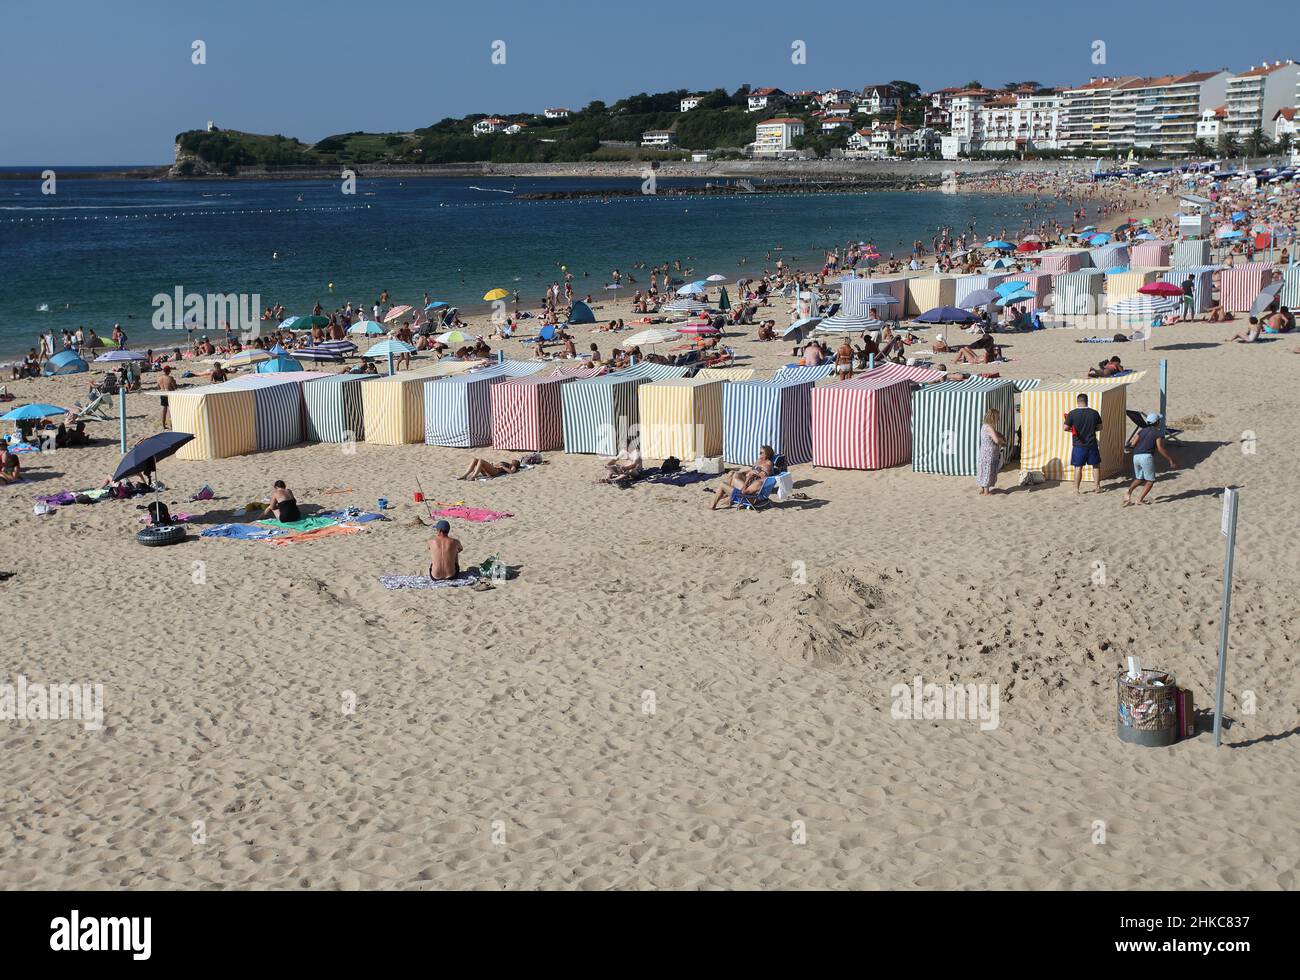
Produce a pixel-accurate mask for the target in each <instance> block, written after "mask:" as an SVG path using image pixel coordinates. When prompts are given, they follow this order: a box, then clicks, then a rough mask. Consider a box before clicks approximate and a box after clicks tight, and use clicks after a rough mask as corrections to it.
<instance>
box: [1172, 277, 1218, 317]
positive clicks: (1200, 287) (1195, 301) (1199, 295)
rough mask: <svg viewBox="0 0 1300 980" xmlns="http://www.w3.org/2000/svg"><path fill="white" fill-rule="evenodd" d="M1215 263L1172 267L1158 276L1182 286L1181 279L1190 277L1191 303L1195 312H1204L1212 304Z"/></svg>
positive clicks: (1211, 306)
mask: <svg viewBox="0 0 1300 980" xmlns="http://www.w3.org/2000/svg"><path fill="white" fill-rule="evenodd" d="M1218 268H1219V267H1218V266H1217V265H1198V266H1192V267H1189V268H1174V269H1170V270H1169V271H1168V272H1165V273H1163V274H1162V275H1161V276H1160V278H1161V279H1163V280H1164V281H1165V282H1171V283H1173V284H1174V285H1175V286H1182V284H1183V280H1185V279H1186V278H1187V277H1188V276H1191V277H1192V305H1193V307H1194V308H1195V311H1196V312H1197V313H1204V312H1206V311H1207V310H1210V309H1212V308H1213V306H1214V273H1215V272H1216V271H1217V270H1218Z"/></svg>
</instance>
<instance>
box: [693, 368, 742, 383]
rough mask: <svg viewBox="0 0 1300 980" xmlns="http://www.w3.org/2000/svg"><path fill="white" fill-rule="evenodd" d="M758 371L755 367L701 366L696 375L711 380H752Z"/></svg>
mask: <svg viewBox="0 0 1300 980" xmlns="http://www.w3.org/2000/svg"><path fill="white" fill-rule="evenodd" d="M755 373H756V372H755V371H754V369H753V368H742V367H730V368H707V367H706V368H700V369H699V370H698V371H696V372H695V377H697V378H706V379H708V380H709V381H752V380H753V378H754V374H755Z"/></svg>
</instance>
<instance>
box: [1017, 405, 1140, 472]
mask: <svg viewBox="0 0 1300 980" xmlns="http://www.w3.org/2000/svg"><path fill="white" fill-rule="evenodd" d="M1081 394H1083V395H1087V396H1088V407H1089V408H1094V409H1096V410H1097V411H1098V412H1099V413H1100V414H1101V431H1100V432H1099V433H1098V434H1097V444H1098V447H1099V448H1100V450H1101V475H1102V477H1103V478H1105V477H1108V476H1115V475H1117V474H1121V473H1123V472H1124V437H1125V433H1126V427H1127V425H1128V418H1127V417H1126V416H1125V415H1124V410H1125V408H1126V407H1127V397H1128V385H1126V384H1114V385H1094V384H1089V383H1087V382H1076V383H1074V384H1070V385H1066V386H1063V387H1056V388H1034V389H1031V390H1029V391H1026V392H1024V393H1022V394H1021V396H1020V440H1021V442H1020V469H1021V471H1022V472H1026V471H1038V472H1041V473H1042V474H1043V476H1044V477H1046V478H1047V479H1048V480H1063V481H1067V482H1069V481H1073V480H1074V467H1073V466H1071V465H1070V455H1071V449H1072V447H1073V437H1072V436H1071V435H1070V433H1069V431H1067V430H1066V428H1065V425H1064V419H1065V416H1066V414H1067V413H1069V412H1071V411H1073V410H1074V409H1075V408H1076V407H1078V406H1077V405H1076V400H1077V398H1078V396H1079V395H1081ZM1083 479H1084V480H1085V481H1091V480H1095V479H1096V467H1093V466H1085V467H1083Z"/></svg>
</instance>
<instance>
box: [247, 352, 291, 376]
mask: <svg viewBox="0 0 1300 980" xmlns="http://www.w3.org/2000/svg"><path fill="white" fill-rule="evenodd" d="M301 370H302V364H301V363H300V362H298V361H295V360H294V359H293V358H292V357H289V356H287V355H280V356H278V357H273V358H271V359H270V360H269V361H263V362H262V363H261V364H259V365H258V366H257V373H258V374H277V373H280V372H283V371H301Z"/></svg>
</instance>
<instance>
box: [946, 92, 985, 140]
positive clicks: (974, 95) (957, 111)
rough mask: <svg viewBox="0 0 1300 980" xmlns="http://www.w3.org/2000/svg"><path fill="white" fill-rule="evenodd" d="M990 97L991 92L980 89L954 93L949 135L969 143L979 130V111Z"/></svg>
mask: <svg viewBox="0 0 1300 980" xmlns="http://www.w3.org/2000/svg"><path fill="white" fill-rule="evenodd" d="M992 96H993V93H992V92H988V91H985V90H984V89H980V88H967V89H962V90H961V91H960V92H954V93H953V96H952V109H951V115H952V128H951V135H953V136H956V137H957V138H958V139H959V140H962V141H964V142H966V143H969V142H971V141H972V140H973V139H974V137H975V130H976V129H978V128H979V112H980V109H981V108H982V107H983V105H984V103H985V102H987V101H988V100H989V99H990V98H992Z"/></svg>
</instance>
